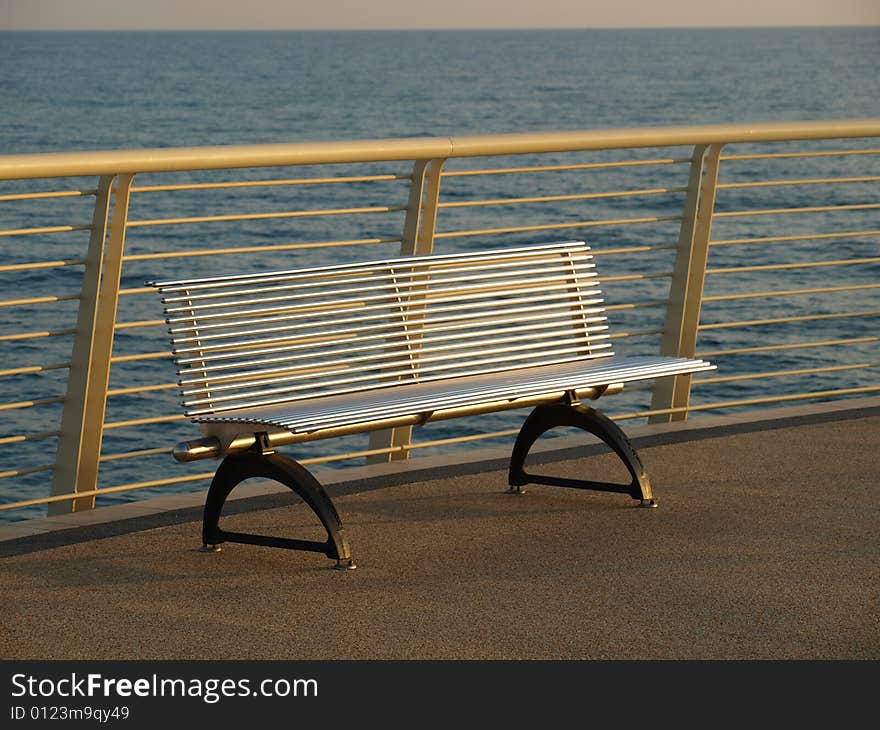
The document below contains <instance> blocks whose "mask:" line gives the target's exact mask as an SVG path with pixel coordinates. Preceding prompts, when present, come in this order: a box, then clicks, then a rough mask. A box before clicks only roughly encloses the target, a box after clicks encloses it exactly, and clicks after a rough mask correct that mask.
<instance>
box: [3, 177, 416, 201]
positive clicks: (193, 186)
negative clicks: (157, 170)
mask: <svg viewBox="0 0 880 730" xmlns="http://www.w3.org/2000/svg"><path fill="white" fill-rule="evenodd" d="M385 180H412V175H394V174H387V175H350V176H347V177H309V178H295V179H291V180H237V181H230V182H214V183H184V184H179V185H139V186H137V187H133V188H132V189H131V192H133V193H165V192H172V191H176V190H226V189H229V188H265V187H276V186H277V187H281V186H285V185H332V184H334V183H357V182H380V181H385ZM0 199H2V198H0Z"/></svg>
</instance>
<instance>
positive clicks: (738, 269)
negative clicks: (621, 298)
mask: <svg viewBox="0 0 880 730" xmlns="http://www.w3.org/2000/svg"><path fill="white" fill-rule="evenodd" d="M878 261H880V256H874V257H872V258H866V259H838V260H836V261H807V262H804V263H793V264H763V265H761V266H725V267H722V268H718V269H706V274H707V275H708V274H740V273H745V272H747V271H780V270H782V269H816V268H821V267H824V266H855V265H859V264H876V263H877V262H878ZM605 281H608V279H605Z"/></svg>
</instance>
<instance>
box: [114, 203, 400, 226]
mask: <svg viewBox="0 0 880 730" xmlns="http://www.w3.org/2000/svg"><path fill="white" fill-rule="evenodd" d="M401 210H406V206H405V205H376V206H367V207H363V208H327V209H325V210H292V211H283V212H279V213H237V214H230V215H200V216H190V217H188V218H151V219H145V220H138V221H129V222H128V223H127V224H126V227H127V228H140V227H143V226H172V225H175V226H176V225H182V224H185V223H221V222H229V221H263V220H275V219H281V218H308V217H313V216H324V215H359V214H362V213H396V212H398V211H401Z"/></svg>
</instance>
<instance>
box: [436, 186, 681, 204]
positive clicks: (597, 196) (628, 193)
mask: <svg viewBox="0 0 880 730" xmlns="http://www.w3.org/2000/svg"><path fill="white" fill-rule="evenodd" d="M686 191H687V188H686V187H684V188H682V187H677V188H651V189H645V190H619V191H609V192H603V193H579V194H571V195H540V196H533V197H528V198H493V199H488V200H459V201H455V202H451V203H438V204H437V207H438V208H476V207H485V206H491V205H519V204H522V203H560V202H564V201H568V200H601V199H605V198H626V197H633V196H638V195H663V194H665V193H683V192H686Z"/></svg>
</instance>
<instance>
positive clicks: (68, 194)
mask: <svg viewBox="0 0 880 730" xmlns="http://www.w3.org/2000/svg"><path fill="white" fill-rule="evenodd" d="M97 194H98V191H97V190H57V191H54V192H45V193H12V194H9V195H0V202H8V201H13V200H46V199H48V198H81V197H83V196H84V195H97Z"/></svg>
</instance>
